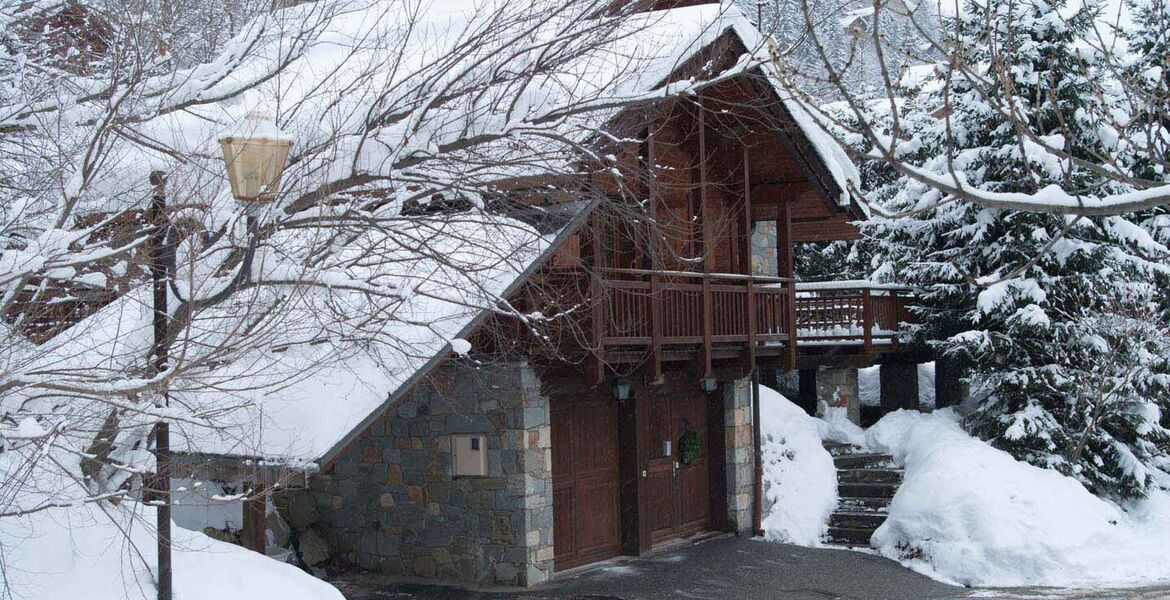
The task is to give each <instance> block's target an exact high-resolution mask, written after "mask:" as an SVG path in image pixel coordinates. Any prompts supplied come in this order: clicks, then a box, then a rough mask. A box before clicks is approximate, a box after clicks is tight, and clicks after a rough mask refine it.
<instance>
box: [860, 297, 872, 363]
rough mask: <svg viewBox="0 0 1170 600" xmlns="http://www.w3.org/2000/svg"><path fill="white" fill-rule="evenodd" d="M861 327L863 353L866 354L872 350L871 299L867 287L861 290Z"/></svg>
mask: <svg viewBox="0 0 1170 600" xmlns="http://www.w3.org/2000/svg"><path fill="white" fill-rule="evenodd" d="M861 327H862V332H863V334H864V337H863V338H862V339H863V340H865V342H864V344H865V351H866V353H868V352H869V351H870V350H872V349H873V297H872V295H871V294H870V291H869V288H868V287H865V288H862V290H861Z"/></svg>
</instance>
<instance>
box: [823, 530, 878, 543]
mask: <svg viewBox="0 0 1170 600" xmlns="http://www.w3.org/2000/svg"><path fill="white" fill-rule="evenodd" d="M871 537H873V531H872V530H870V529H853V528H851V527H829V533H828V535H826V536H825V538H826V540H827V541H828V542H829V543H830V544H841V545H844V546H869V538H871Z"/></svg>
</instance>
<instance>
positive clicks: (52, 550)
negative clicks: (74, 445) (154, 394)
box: [0, 444, 342, 600]
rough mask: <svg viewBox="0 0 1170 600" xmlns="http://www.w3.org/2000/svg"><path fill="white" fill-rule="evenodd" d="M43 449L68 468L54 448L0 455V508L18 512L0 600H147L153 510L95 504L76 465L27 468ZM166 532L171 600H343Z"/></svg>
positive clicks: (254, 560) (0, 531)
mask: <svg viewBox="0 0 1170 600" xmlns="http://www.w3.org/2000/svg"><path fill="white" fill-rule="evenodd" d="M42 451H44V452H45V453H46V454H47V457H48V458H49V459H52V460H55V461H58V462H60V463H61V464H63V465H64V464H67V463H68V461H70V460H71V458H70V453H68V452H66V451H64V450H62V449H60V448H57V449H52V450H43V449H39V448H35V447H33V446H31V445H28V444H19V445H14V446H13V447H12V448H11V449H9V450H8V451H6V452H4V453H0V490H3V491H4V500H5V503H4V508H5V510H7V511H10V512H12V513H23V514H14V515H10V516H5V517H4V518H3V519H2V520H0V589H3V590H4V592H3V597H4V598H6V599H7V598H14V599H19V600H74V599H76V598H85V599H87V600H123V599H126V600H138V599H140V598H141V599H143V600H149V599H152V598H154V597H155V594H156V590H155V574H154V573H155V570H156V565H157V563H156V557H157V554H156V552H157V551H156V542H155V518H156V514H155V509H154V508H153V507H149V506H145V505H143V504H141V503H138V502H134V501H131V500H125V499H123V500H122V501H121V502H117V503H114V502H111V501H109V500H95V499H94V492H93V491H91V490H87V489H86V488H85V487H84V486H83V485H81V484H79V483H78V482H79V481H82V480H83V478H82V474H81V471H80V470H79V469H77V468H76V464H77V463H76V458H73V459H72V461H73V462H72V468H71V469H69V472H68V473H65V472H63V471H57V470H53V469H51V468H47V467H45V466H44V463H42V464H41V465H40V466H38V465H36V464H33V463H31V462H30V460H29V459H30V455H31V454H32V453H36V452H42ZM46 462H48V461H46ZM113 495H116V494H113ZM86 499H88V501H87V500H86ZM52 503H56V504H57V505H58V506H52ZM62 505H64V506H62ZM171 531H172V539H173V542H174V547H173V554H172V560H173V570H172V572H173V576H174V580H173V586H174V587H173V590H174V597H175V598H176V599H178V600H254V599H256V598H281V599H282V600H342V596H341V593H340V592H338V591H337V590H336V589H335V588H333V587H332V586H331V585H329V584H327V583H325V582H324V581H320V580H318V579H316V578H314V577H312V576H311V575H309V574H307V573H305V572H304V571H301V570H300V569H297V568H296V567H293V566H291V565H287V564H284V563H281V562H278V561H275V560H272V559H270V558H267V557H265V556H264V555H261V554H258V553H256V552H252V551H250V550H245V549H244V548H242V547H240V546H236V545H233V544H228V543H225V542H220V541H217V540H213V539H211V538H209V537H207V536H206V535H203V534H202V533H196V532H193V531H188V530H186V529H182V528H181V527H178V526H176V525H175V524H174V523H173V522H172V524H171Z"/></svg>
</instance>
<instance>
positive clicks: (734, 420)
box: [720, 379, 755, 535]
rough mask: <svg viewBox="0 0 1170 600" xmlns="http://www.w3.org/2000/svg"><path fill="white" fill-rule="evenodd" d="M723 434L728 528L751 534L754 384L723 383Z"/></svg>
mask: <svg viewBox="0 0 1170 600" xmlns="http://www.w3.org/2000/svg"><path fill="white" fill-rule="evenodd" d="M720 388H721V389H722V393H723V419H724V420H723V431H724V436H725V437H724V444H725V445H724V448H725V456H726V463H725V465H726V469H724V472H725V473H726V474H727V528H728V529H729V530H731V531H734V532H736V533H737V534H739V535H751V534H752V491H753V488H752V486H753V485H754V483H755V479H754V469H755V463H754V456H753V452H754V449H753V447H752V435H753V429H752V427H753V425H754V424H753V423H752V382H751V380H750V379H737V380H735V381H724V382H722V385H721V386H720Z"/></svg>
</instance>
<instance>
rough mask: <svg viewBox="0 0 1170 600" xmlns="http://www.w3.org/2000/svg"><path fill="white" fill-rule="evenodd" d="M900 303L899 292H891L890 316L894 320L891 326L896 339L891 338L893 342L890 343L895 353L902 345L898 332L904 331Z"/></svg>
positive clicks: (893, 290)
mask: <svg viewBox="0 0 1170 600" xmlns="http://www.w3.org/2000/svg"><path fill="white" fill-rule="evenodd" d="M900 302H901V300H899V299H898V290H896V289H892V290H890V316H891V317H892V319H893V322H892V323H891V325H890V326H891V327H892V328H893V329H894V332H895V333H894V337H893V338H891V340H890V343H891V344H892V345H893V349H894V350H895V351H897V350H898V346H899V344H900V343H901V342H899V340H898V333H897V332H898V331H900V330H901V329H902V321H901V318H902V309H901V304H900Z"/></svg>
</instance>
